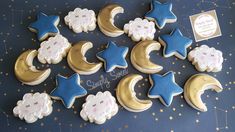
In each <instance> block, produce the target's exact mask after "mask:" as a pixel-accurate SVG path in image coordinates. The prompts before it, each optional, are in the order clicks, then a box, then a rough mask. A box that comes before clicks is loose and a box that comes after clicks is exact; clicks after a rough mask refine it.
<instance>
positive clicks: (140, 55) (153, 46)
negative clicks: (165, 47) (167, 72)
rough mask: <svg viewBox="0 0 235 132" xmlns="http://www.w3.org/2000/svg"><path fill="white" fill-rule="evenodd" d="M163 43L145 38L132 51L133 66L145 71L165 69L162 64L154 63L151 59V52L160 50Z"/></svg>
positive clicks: (154, 71) (151, 71) (155, 71)
mask: <svg viewBox="0 0 235 132" xmlns="http://www.w3.org/2000/svg"><path fill="white" fill-rule="evenodd" d="M160 48H161V45H160V44H159V43H158V42H157V41H153V40H145V41H141V42H139V43H138V44H136V45H135V47H134V48H133V49H132V51H131V62H132V64H133V66H134V67H135V68H136V69H137V70H139V71H140V72H143V73H157V72H159V71H161V70H162V69H163V67H162V66H160V65H157V64H154V63H153V62H151V61H150V60H149V58H150V57H149V53H150V52H151V51H153V50H159V49H160Z"/></svg>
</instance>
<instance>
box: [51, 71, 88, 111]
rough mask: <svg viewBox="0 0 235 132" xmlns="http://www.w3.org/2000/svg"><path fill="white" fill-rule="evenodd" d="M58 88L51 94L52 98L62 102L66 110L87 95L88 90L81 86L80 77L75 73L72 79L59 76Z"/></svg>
mask: <svg viewBox="0 0 235 132" xmlns="http://www.w3.org/2000/svg"><path fill="white" fill-rule="evenodd" d="M56 85H57V87H56V88H55V89H54V90H53V91H52V92H51V98H53V99H56V100H62V102H63V104H64V105H65V107H66V108H68V109H69V108H71V107H72V105H73V103H74V101H75V99H76V98H80V97H83V96H85V95H86V94H87V91H86V89H84V88H83V87H82V86H81V85H80V76H79V74H77V73H75V74H73V75H72V76H70V77H68V78H67V77H64V76H61V75H57V78H56Z"/></svg>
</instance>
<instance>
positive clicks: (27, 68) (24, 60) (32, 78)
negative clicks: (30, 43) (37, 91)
mask: <svg viewBox="0 0 235 132" xmlns="http://www.w3.org/2000/svg"><path fill="white" fill-rule="evenodd" d="M37 54H38V52H37V50H27V51H25V52H23V53H22V54H21V55H20V56H19V57H18V58H17V60H16V62H15V67H14V72H15V75H16V78H17V79H18V80H19V81H21V82H22V83H24V84H27V85H38V84H40V83H42V82H43V81H45V80H46V79H47V78H48V76H49V75H50V73H51V69H50V68H47V69H45V70H38V69H36V67H35V66H34V65H33V60H34V58H35V56H37Z"/></svg>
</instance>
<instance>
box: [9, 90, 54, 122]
mask: <svg viewBox="0 0 235 132" xmlns="http://www.w3.org/2000/svg"><path fill="white" fill-rule="evenodd" d="M52 109H53V108H52V101H51V98H50V96H49V95H48V94H46V93H34V94H33V93H26V94H25V95H24V96H23V99H22V100H19V101H18V102H17V106H16V107H15V108H14V109H13V114H14V115H15V116H16V117H19V118H20V119H21V120H25V121H26V122H27V123H34V122H36V121H37V120H38V119H42V118H43V117H44V116H48V115H50V114H51V112H52Z"/></svg>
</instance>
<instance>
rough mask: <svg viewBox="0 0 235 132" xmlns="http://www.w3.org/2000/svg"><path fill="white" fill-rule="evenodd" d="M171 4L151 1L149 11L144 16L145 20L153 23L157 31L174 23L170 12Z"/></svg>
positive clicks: (173, 16) (174, 20)
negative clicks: (167, 24)
mask: <svg viewBox="0 0 235 132" xmlns="http://www.w3.org/2000/svg"><path fill="white" fill-rule="evenodd" d="M171 10H172V3H163V4H162V3H160V2H159V1H157V0H152V3H151V10H150V11H149V12H148V13H146V14H145V18H146V19H148V20H150V21H154V22H155V23H156V25H157V27H158V28H159V29H162V28H163V27H164V26H165V25H166V23H174V22H176V20H177V17H176V16H175V14H174V13H173V12H172V11H171Z"/></svg>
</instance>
